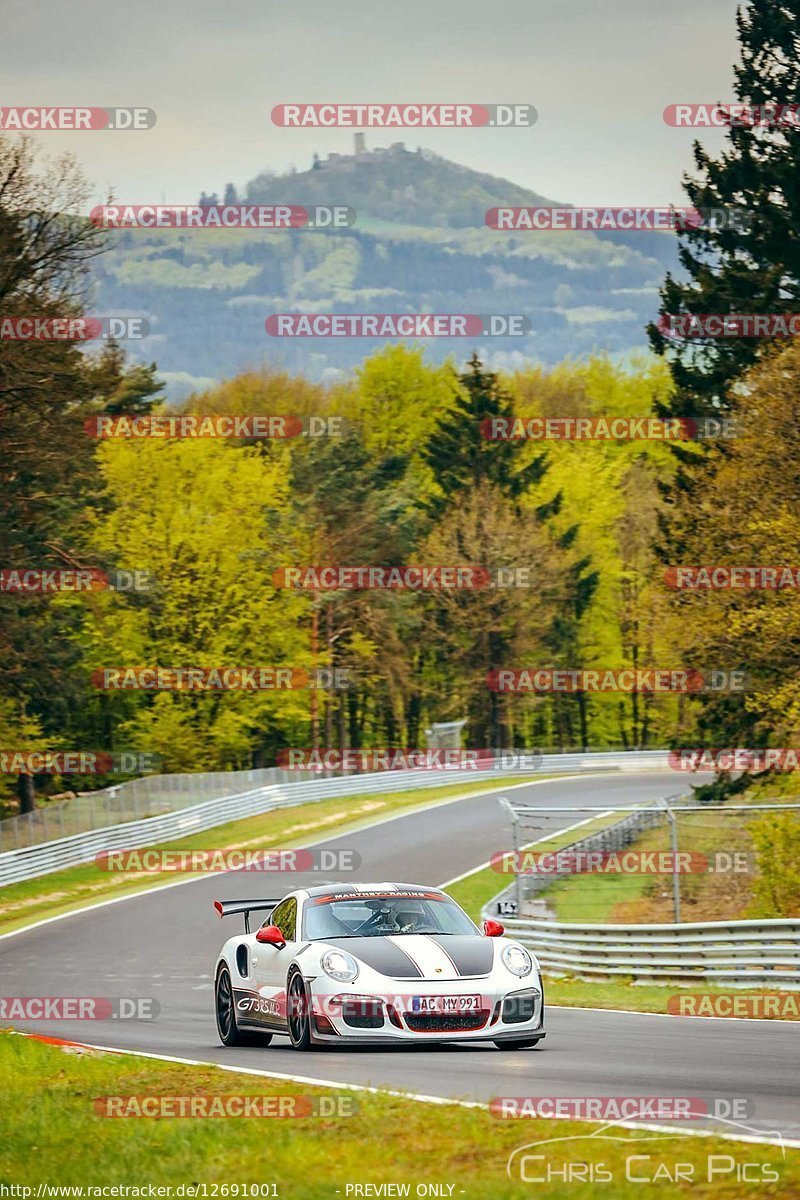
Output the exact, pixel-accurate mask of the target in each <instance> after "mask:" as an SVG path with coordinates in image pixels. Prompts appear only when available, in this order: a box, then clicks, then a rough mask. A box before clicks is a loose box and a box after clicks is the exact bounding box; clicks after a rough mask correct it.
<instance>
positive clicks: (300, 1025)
mask: <svg viewBox="0 0 800 1200" xmlns="http://www.w3.org/2000/svg"><path fill="white" fill-rule="evenodd" d="M286 1010H287V1012H286V1017H287V1025H288V1028H289V1041H290V1042H291V1043H292V1049H293V1050H309V1049H310V1048H311V1013H310V1005H309V1003H308V992H307V991H306V985H305V984H304V983H303V976H302V975H301V974H300V972H299V971H291V972H290V973H289V978H288V979H287V980H286Z"/></svg>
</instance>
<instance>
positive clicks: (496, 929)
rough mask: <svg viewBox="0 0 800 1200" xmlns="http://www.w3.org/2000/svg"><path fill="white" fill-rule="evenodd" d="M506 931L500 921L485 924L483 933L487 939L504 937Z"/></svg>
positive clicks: (485, 922)
mask: <svg viewBox="0 0 800 1200" xmlns="http://www.w3.org/2000/svg"><path fill="white" fill-rule="evenodd" d="M505 931H506V930H505V926H504V925H501V924H500V922H499V921H484V922H483V932H484V933H485V935H486V937H502V936H503V934H504V933H505Z"/></svg>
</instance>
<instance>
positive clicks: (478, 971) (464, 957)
mask: <svg viewBox="0 0 800 1200" xmlns="http://www.w3.org/2000/svg"><path fill="white" fill-rule="evenodd" d="M426 936H427V937H429V938H430V939H431V941H432V942H436V945H437V946H438V947H439V949H440V950H444V952H445V954H446V955H447V957H448V958H449V959H450V961H451V962H452V963H453V966H454V967H455V969H456V971H457V972H458V974H459V975H488V974H489V973H490V971H491V969H492V967H493V965H494V946H493V945H492V940H491V938H484V937H479V936H475V937H470V935H469V934H465V935H464V936H463V937H436V936H435V934H432V933H429V934H427V935H426Z"/></svg>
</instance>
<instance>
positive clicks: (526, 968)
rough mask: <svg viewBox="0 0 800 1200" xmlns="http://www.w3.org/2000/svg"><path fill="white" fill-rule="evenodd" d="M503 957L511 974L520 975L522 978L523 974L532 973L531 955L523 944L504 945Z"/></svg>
mask: <svg viewBox="0 0 800 1200" xmlns="http://www.w3.org/2000/svg"><path fill="white" fill-rule="evenodd" d="M501 957H502V959H503V962H504V963H505V965H506V966H507V967H508V969H509V971H510V972H511V974H512V975H518V976H519V977H520V979H521V978H522V977H523V975H530V973H531V971H532V970H533V961H532V960H531V956H530V954H528V951H527V950H525V949H523V947H522V946H503V953H502V955H501Z"/></svg>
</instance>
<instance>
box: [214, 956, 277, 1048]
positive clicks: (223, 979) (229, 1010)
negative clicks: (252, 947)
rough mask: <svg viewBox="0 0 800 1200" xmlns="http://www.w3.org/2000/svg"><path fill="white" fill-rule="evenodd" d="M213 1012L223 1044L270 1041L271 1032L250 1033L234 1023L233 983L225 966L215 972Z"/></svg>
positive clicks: (266, 1044)
mask: <svg viewBox="0 0 800 1200" xmlns="http://www.w3.org/2000/svg"><path fill="white" fill-rule="evenodd" d="M214 1012H215V1014H216V1018H217V1033H218V1034H219V1040H220V1041H221V1042H222V1044H223V1046H268V1045H269V1044H270V1042H271V1041H272V1034H271V1033H255V1032H253V1033H250V1032H247V1031H245V1030H242V1029H240V1028H239V1026H238V1025H237V1024H236V1008H235V1005H234V1002H233V985H232V984H231V975H230V971H229V970H228V968H227V967H220V969H219V972H218V974H217V984H216V987H215V989H214Z"/></svg>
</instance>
